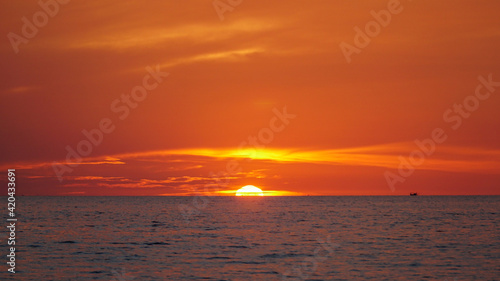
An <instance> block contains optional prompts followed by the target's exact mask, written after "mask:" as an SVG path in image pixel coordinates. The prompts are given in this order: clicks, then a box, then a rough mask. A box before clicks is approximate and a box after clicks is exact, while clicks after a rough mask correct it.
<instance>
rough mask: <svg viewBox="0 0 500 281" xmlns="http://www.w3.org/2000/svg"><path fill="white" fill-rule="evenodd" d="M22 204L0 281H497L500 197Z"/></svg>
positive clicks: (49, 200) (47, 200)
mask: <svg viewBox="0 0 500 281" xmlns="http://www.w3.org/2000/svg"><path fill="white" fill-rule="evenodd" d="M2 199H4V202H7V199H6V197H2ZM17 200H18V203H17V206H16V207H17V212H18V218H19V222H18V231H17V240H18V244H17V245H16V246H17V260H16V271H17V273H16V274H15V278H12V276H13V275H12V274H8V273H7V268H8V266H7V265H6V263H4V265H3V267H4V269H3V270H2V273H1V275H0V278H1V280H120V281H123V280H450V281H451V280H500V226H499V223H500V196H490V197H487V196H416V197H409V196H387V197H385V196H366V197H255V198H250V197H246V198H244V197H243V198H242V197H19V198H17ZM5 205H7V204H5ZM3 213H4V214H6V213H7V210H6V209H5V210H4V212H3ZM5 218H6V217H5V215H4V221H5ZM5 225H6V223H5ZM7 235H8V232H7V231H4V232H2V237H1V238H2V241H4V242H3V246H2V251H3V255H7V254H8V253H7V248H6V244H7V243H6V241H7V240H6V239H7ZM4 257H5V256H4ZM6 261H7V258H5V262H6Z"/></svg>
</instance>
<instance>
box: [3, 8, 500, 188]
mask: <svg viewBox="0 0 500 281" xmlns="http://www.w3.org/2000/svg"><path fill="white" fill-rule="evenodd" d="M1 2H2V7H3V9H2V10H3V13H2V16H1V17H0V23H1V24H0V31H1V32H0V33H1V34H4V37H3V40H2V42H1V47H0V55H1V61H2V63H1V65H2V68H1V71H2V75H1V76H0V77H1V78H0V79H1V83H0V97H1V99H2V102H1V103H0V115H1V119H0V124H1V127H2V138H1V140H0V144H1V145H0V150H1V156H2V157H1V158H0V166H1V167H2V168H3V169H4V170H6V169H8V168H15V169H17V170H18V175H17V177H18V190H19V192H20V193H21V194H26V195H192V194H196V193H197V192H198V193H208V194H217V195H228V194H229V195H231V192H232V191H234V190H237V189H238V188H240V187H242V186H244V185H255V186H257V187H260V188H262V189H263V190H264V191H266V190H267V192H268V195H279V194H281V195H301V194H311V195H391V194H394V195H399V194H404V195H407V194H408V193H410V192H419V193H421V194H500V133H499V132H500V113H499V112H500V111H499V109H500V97H499V95H500V85H498V83H497V82H496V81H499V82H500V53H499V52H498V50H500V17H498V11H499V10H500V2H498V1H400V2H399V4H398V3H397V2H398V1H394V0H391V1H327V0H324V1H320V0H315V1H296V0H290V1H274V2H269V1H261V0H255V1H254V0H252V1H250V0H243V1H241V4H239V5H237V6H235V7H232V9H231V10H227V11H225V12H224V14H223V18H224V19H223V20H221V17H220V16H219V14H218V13H217V10H216V8H214V5H213V2H212V1H69V2H68V3H66V4H58V8H57V11H55V10H54V7H53V6H52V11H53V12H54V13H53V15H50V16H48V17H47V19H48V20H47V22H46V24H44V25H43V26H40V27H38V28H36V29H37V30H36V32H33V30H31V33H34V35H33V34H31V35H33V36H31V37H32V38H25V39H24V41H23V42H21V43H19V42H17V43H16V44H15V46H13V44H12V40H13V39H12V38H14V37H13V35H12V33H14V34H16V35H18V36H23V32H24V31H23V26H24V25H25V21H24V20H23V17H26V19H27V20H28V21H30V22H33V17H34V15H36V14H37V13H38V15H40V13H39V12H40V11H43V9H42V7H40V6H39V4H38V1H6V0H3V1H1ZM48 2H51V1H48ZM62 2H64V1H61V3H62ZM222 2H224V3H228V2H226V1H222ZM233 2H237V1H233ZM51 3H56V2H51ZM391 5H397V7H398V9H399V10H398V11H399V12H398V13H393V14H391V16H390V21H389V22H388V24H385V25H386V26H380V32H379V33H378V34H377V35H376V36H373V38H369V41H370V42H369V44H367V45H366V46H364V47H360V46H357V47H356V42H357V41H356V40H358V41H359V40H360V39H359V38H357V37H356V34H357V33H356V29H355V27H359V28H360V29H362V30H364V29H365V25H366V24H367V23H369V22H371V21H373V20H374V16H373V13H371V11H372V10H373V11H374V13H376V14H380V12H379V11H381V10H387V9H388V7H389V6H391ZM36 20H38V21H40V20H43V18H38V19H36ZM24 29H26V28H24ZM28 29H29V28H28ZM25 31H26V30H25ZM28 31H30V30H28ZM16 38H17V37H16ZM343 42H344V43H346V44H350V45H351V46H354V47H356V48H357V49H358V52H356V53H353V54H351V55H350V57H349V59H346V57H345V55H344V53H343V51H342V49H341V48H340V46H341V44H342V43H343ZM348 61H350V63H349V62H348ZM155 72H156V74H154V73H155ZM167 73H168V74H167ZM480 77H482V78H480ZM481 79H482V80H481ZM488 80H491V81H495V82H489V84H488V82H487V81H488ZM484 81H486V83H485V82H484ZM495 83H497V84H496V85H495ZM492 85H493V86H492ZM140 87H144V89H146V94H144V93H141V92H140ZM478 88H479V89H478ZM137 89H139V90H137ZM134 91H135V94H136V95H137V97H139V98H140V100H135V101H134V100H130V95H131V93H132V92H134ZM139 93H141V95H142V96H141V95H139ZM478 93H479V94H478ZM127 95H128V96H129V97H128V100H127V98H126V96H127ZM124 96H125V97H124ZM479 97H483V98H482V99H480V98H479ZM476 101H477V103H475V102H476ZM464 103H465V104H464ZM460 108H461V110H462V111H459V110H460ZM467 109H469V110H467ZM471 109H473V110H471ZM103 120H104V121H103ZM102 122H104V124H103V123H102ZM101 127H103V128H105V129H107V130H108V131H109V132H107V133H106V132H104V133H103V134H102V141H100V142H99V143H98V144H97V145H95V144H93V145H92V151H91V152H90V153H88V155H86V156H85V157H82V159H81V162H80V163H78V164H77V165H73V166H72V167H70V166H67V164H68V163H66V158H67V154H68V150H67V147H69V148H70V149H73V150H75V151H76V150H77V147H78V144H79V143H80V142H81V141H82V140H87V138H86V136H85V135H84V133H82V130H86V131H87V132H93V131H92V130H95V129H100V128H101ZM436 130H437V131H436ZM94 132H95V131H94ZM94 136H96V135H94ZM433 137H434V140H433ZM431 140H432V144H430V142H429V141H431ZM436 140H439V141H436ZM89 142H90V140H89ZM419 144H420V146H419ZM426 145H427V146H426ZM422 147H423V148H422ZM425 149H428V151H425ZM415 151H417V152H415ZM418 151H420V154H419V152H418ZM426 152H428V153H426ZM412 153H413V154H412ZM418 155H420V156H422V155H423V157H424V158H423V159H421V160H422V161H420V159H416V158H415V157H416V156H418ZM411 157H413V158H411ZM402 159H403V160H402ZM402 161H403V162H404V161H415V162H414V165H413V169H414V170H413V171H410V172H409V171H405V170H404V167H403V169H401V165H402V164H401V163H402ZM419 161H420V162H422V163H420V162H419ZM417 162H418V163H417ZM415 163H417V164H415ZM62 165H66V166H62ZM403 166H404V164H403ZM61 167H67V168H65V169H64V172H63V173H62V172H59V176H58V172H57V171H58V169H59V171H61V169H62V168H61ZM398 168H400V170H398ZM388 177H389V178H390V179H392V180H393V186H392V187H393V188H392V189H391V184H389V183H388V181H387V179H388ZM2 180H5V179H2ZM2 192H3V193H2V194H4V193H5V189H4V190H2Z"/></svg>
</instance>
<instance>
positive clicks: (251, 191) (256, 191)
mask: <svg viewBox="0 0 500 281" xmlns="http://www.w3.org/2000/svg"><path fill="white" fill-rule="evenodd" d="M236 196H264V192H262V189H260V188H258V187H256V186H253V185H246V186H244V187H242V188H240V189H238V190H237V191H236Z"/></svg>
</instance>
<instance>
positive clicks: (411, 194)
mask: <svg viewBox="0 0 500 281" xmlns="http://www.w3.org/2000/svg"><path fill="white" fill-rule="evenodd" d="M417 195H418V193H416V192H411V193H410V196H417Z"/></svg>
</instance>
